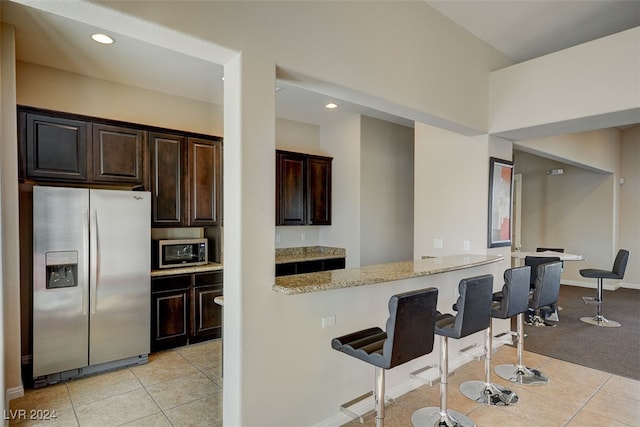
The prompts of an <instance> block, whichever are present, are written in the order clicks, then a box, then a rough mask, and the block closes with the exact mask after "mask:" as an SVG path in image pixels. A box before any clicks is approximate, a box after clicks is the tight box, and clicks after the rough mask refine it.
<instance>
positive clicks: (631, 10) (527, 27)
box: [425, 0, 640, 62]
mask: <svg viewBox="0 0 640 427" xmlns="http://www.w3.org/2000/svg"><path fill="white" fill-rule="evenodd" d="M425 1H426V2H427V3H428V4H430V5H431V6H432V7H434V8H435V9H437V10H438V11H439V12H440V13H442V14H443V15H445V16H447V17H448V18H449V19H451V20H452V21H454V22H456V23H457V24H458V25H460V26H461V27H463V28H465V29H466V30H467V31H469V32H470V33H472V34H474V35H475V36H476V37H478V38H479V39H481V40H484V41H485V42H487V43H488V44H490V45H491V46H493V47H494V48H495V49H497V50H499V51H500V52H502V53H503V54H505V55H506V56H508V57H509V58H511V59H513V60H514V61H515V62H523V61H527V60H529V59H533V58H537V57H539V56H542V55H547V54H549V53H553V52H557V51H559V50H562V49H566V48H569V47H572V46H576V45H579V44H582V43H585V42H588V41H591V40H595V39H598V38H601V37H605V36H608V35H611V34H615V33H619V32H620V31H624V30H628V29H629V28H634V27H637V26H638V25H640V1H638V0H561V1H556V0H425Z"/></svg>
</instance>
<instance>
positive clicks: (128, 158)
mask: <svg viewBox="0 0 640 427" xmlns="http://www.w3.org/2000/svg"><path fill="white" fill-rule="evenodd" d="M144 152H145V138H144V132H143V131H142V130H140V129H132V128H127V127H122V126H110V125H105V124H99V123H95V124H93V179H94V181H107V182H126V183H134V184H143V182H144V170H143V167H144Z"/></svg>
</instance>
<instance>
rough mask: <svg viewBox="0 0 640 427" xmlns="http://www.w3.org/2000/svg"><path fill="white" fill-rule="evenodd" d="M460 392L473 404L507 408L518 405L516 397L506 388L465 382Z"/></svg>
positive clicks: (483, 383) (477, 382)
mask: <svg viewBox="0 0 640 427" xmlns="http://www.w3.org/2000/svg"><path fill="white" fill-rule="evenodd" d="M460 392H461V393H462V394H464V395H465V396H466V397H468V398H469V399H471V400H473V401H474V402H477V403H480V404H482V405H488V406H509V405H514V404H516V403H518V395H517V394H515V393H514V392H513V391H511V390H509V389H508V388H504V387H501V386H498V385H495V384H487V383H485V382H484V381H465V382H463V383H462V384H460Z"/></svg>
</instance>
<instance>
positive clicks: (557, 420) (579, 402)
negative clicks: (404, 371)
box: [345, 346, 640, 427]
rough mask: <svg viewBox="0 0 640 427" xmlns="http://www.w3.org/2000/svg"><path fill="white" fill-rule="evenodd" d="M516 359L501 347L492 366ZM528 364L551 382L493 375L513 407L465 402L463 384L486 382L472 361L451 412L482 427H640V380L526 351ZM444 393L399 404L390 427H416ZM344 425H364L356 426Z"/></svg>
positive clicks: (454, 380) (463, 370)
mask: <svg viewBox="0 0 640 427" xmlns="http://www.w3.org/2000/svg"><path fill="white" fill-rule="evenodd" d="M515 360H516V349H515V348H513V347H510V346H502V347H500V349H499V350H498V351H497V352H496V353H495V354H494V355H493V356H492V358H491V362H492V365H493V366H496V365H500V364H512V363H514V362H515ZM524 361H525V365H526V366H528V367H531V368H537V369H539V370H540V371H542V372H543V373H544V374H546V376H547V377H549V379H550V380H549V383H548V384H546V385H538V386H523V385H517V384H512V383H510V382H508V381H505V380H503V379H502V378H500V377H498V376H497V375H495V374H494V373H492V377H491V380H492V382H493V383H495V384H499V385H502V386H503V387H507V388H510V389H511V390H513V391H515V392H516V394H517V395H518V397H519V401H518V403H517V404H516V405H514V406H510V407H488V406H484V405H480V404H478V403H476V402H473V401H471V400H470V399H468V398H466V397H464V396H463V395H462V394H461V393H460V390H459V388H458V387H459V386H460V384H461V383H462V382H464V381H469V380H479V381H482V380H484V360H480V361H472V362H469V363H467V364H465V365H464V366H462V367H460V368H458V370H456V372H455V375H452V376H450V377H449V381H448V382H449V393H448V394H447V398H448V407H449V409H454V410H456V411H458V412H461V413H463V414H465V415H467V416H468V417H469V418H471V419H472V420H473V421H474V422H475V423H476V424H477V426H478V427H493V426H509V427H520V426H522V427H531V426H536V427H563V426H566V427H591V426H593V427H595V426H600V427H602V426H611V427H614V426H615V427H629V426H633V427H640V381H635V380H631V379H628V378H623V377H619V376H616V375H611V374H609V373H606V372H602V371H596V370H594V369H591V368H585V367H584V366H580V365H576V364H573V363H569V362H564V361H561V360H557V359H552V358H549V357H547V356H542V355H539V354H535V353H529V352H527V351H525V353H524ZM439 391H440V390H439V386H438V385H436V386H435V387H428V386H422V387H419V388H417V389H415V390H413V391H411V392H409V393H407V394H405V395H403V396H401V397H400V398H398V399H396V403H395V404H392V405H390V406H389V407H388V408H387V410H386V416H385V426H386V427H407V426H411V415H412V414H413V412H414V411H416V410H417V409H419V408H422V407H425V406H438V405H439V404H440V398H439ZM364 425H365V427H369V426H374V425H375V420H374V419H373V417H371V418H367V419H366V422H365V424H364ZM345 426H348V427H355V426H362V424H360V423H358V422H351V423H348V424H345Z"/></svg>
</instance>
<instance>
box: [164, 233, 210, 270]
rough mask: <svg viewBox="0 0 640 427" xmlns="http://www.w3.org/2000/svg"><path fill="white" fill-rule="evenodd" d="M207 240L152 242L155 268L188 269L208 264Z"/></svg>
mask: <svg viewBox="0 0 640 427" xmlns="http://www.w3.org/2000/svg"><path fill="white" fill-rule="evenodd" d="M208 249H209V248H208V240H207V239H180V240H154V241H153V246H152V259H153V264H154V267H155V268H158V269H160V268H172V267H188V266H193V265H202V264H206V263H208V262H209V255H208V254H209V250H208Z"/></svg>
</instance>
